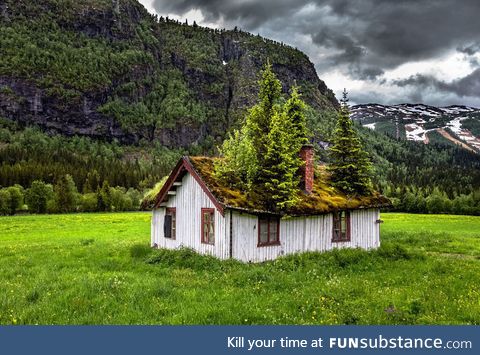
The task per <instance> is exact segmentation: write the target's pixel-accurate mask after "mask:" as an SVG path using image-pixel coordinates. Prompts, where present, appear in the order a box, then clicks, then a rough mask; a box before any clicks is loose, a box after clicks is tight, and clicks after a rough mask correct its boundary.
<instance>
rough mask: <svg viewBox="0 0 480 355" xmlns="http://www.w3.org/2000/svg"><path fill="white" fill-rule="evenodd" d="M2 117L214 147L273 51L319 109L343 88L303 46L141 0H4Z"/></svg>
mask: <svg viewBox="0 0 480 355" xmlns="http://www.w3.org/2000/svg"><path fill="white" fill-rule="evenodd" d="M0 48H1V51H2V54H1V55H0V118H2V117H3V118H5V119H8V120H10V121H16V122H19V123H21V124H22V125H24V126H26V125H36V126H39V127H41V128H42V130H44V131H46V132H47V133H60V134H62V135H67V136H73V135H82V136H88V137H92V138H95V139H103V140H112V139H116V140H118V141H120V142H121V143H125V144H137V143H138V142H139V141H141V140H146V141H149V142H153V141H155V142H159V143H160V144H161V145H164V146H166V147H170V148H178V147H185V148H186V147H191V146H192V145H194V146H195V145H202V144H204V145H205V146H210V147H212V146H213V145H215V144H218V143H219V142H221V141H222V139H223V138H224V135H225V132H226V131H227V130H228V129H229V128H230V127H231V126H232V125H235V124H237V123H238V122H239V120H240V119H241V118H242V117H243V115H244V113H245V111H246V109H247V108H248V107H250V106H252V105H253V104H254V100H255V97H256V94H257V90H258V85H257V80H258V79H259V73H260V70H261V68H262V66H263V65H264V63H266V62H267V60H269V61H270V62H271V63H272V65H273V69H274V71H275V73H276V74H277V76H278V78H279V79H280V80H281V82H282V83H283V92H284V93H285V94H287V93H288V92H289V90H290V88H291V87H292V85H294V84H295V83H296V84H297V85H299V86H300V91H301V92H303V98H304V100H305V101H306V102H307V103H308V104H309V105H310V106H311V108H312V110H313V111H314V112H325V111H331V112H333V111H334V110H335V107H337V106H338V103H337V101H336V99H335V97H334V95H333V93H332V91H331V90H329V89H328V88H327V86H326V85H325V83H324V82H323V81H322V80H320V79H319V78H318V77H317V74H316V72H315V68H314V66H313V64H312V63H311V62H310V60H309V59H308V57H307V56H306V55H305V54H304V53H302V52H301V51H299V50H297V49H295V48H292V47H290V46H286V45H284V44H282V43H278V42H274V41H271V40H268V39H265V38H262V37H260V36H255V35H252V34H250V33H246V32H243V31H239V30H237V29H235V30H232V31H227V30H216V29H210V28H203V27H199V26H197V25H196V24H195V23H193V24H191V25H188V24H186V23H185V24H182V23H179V22H176V21H173V20H170V19H168V18H158V17H156V16H153V15H151V14H149V13H148V12H147V11H146V9H145V8H144V7H143V6H142V5H141V4H140V3H138V2H137V1H135V0H81V1H77V0H38V1H26V0H7V1H5V0H0Z"/></svg>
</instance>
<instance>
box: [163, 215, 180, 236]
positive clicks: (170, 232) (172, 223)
mask: <svg viewBox="0 0 480 355" xmlns="http://www.w3.org/2000/svg"><path fill="white" fill-rule="evenodd" d="M163 235H164V236H165V238H170V239H175V238H176V237H177V209H176V208H175V207H170V208H167V210H166V212H165V219H164V222H163Z"/></svg>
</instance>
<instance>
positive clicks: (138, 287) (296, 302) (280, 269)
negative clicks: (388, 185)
mask: <svg viewBox="0 0 480 355" xmlns="http://www.w3.org/2000/svg"><path fill="white" fill-rule="evenodd" d="M382 219H384V221H385V223H383V225H382V248H380V249H379V250H377V251H371V252H365V251H360V250H342V251H333V252H327V253H307V254H302V255H295V256H288V257H285V258H281V259H278V260H276V261H274V262H267V263H264V264H258V265H253V264H241V263H238V262H235V261H224V262H221V261H218V260H216V259H213V258H210V257H202V256H198V255H195V254H193V253H191V252H190V251H189V250H181V251H176V252H173V251H152V250H151V249H150V248H149V247H148V245H149V240H150V232H149V228H150V224H149V221H150V215H149V214H148V213H118V214H77V215H50V216H46V215H42V216H17V217H1V218H0V324H480V217H467V216H447V215H412V214H393V213H391V214H383V215H382Z"/></svg>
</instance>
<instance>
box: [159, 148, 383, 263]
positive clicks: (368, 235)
mask: <svg viewBox="0 0 480 355" xmlns="http://www.w3.org/2000/svg"><path fill="white" fill-rule="evenodd" d="M302 157H303V158H304V159H305V161H306V164H305V167H304V168H303V169H302V171H303V172H302V174H303V177H302V183H303V193H302V198H301V201H300V203H299V204H298V206H295V207H293V208H292V209H291V210H289V211H288V215H277V214H274V213H271V212H269V211H267V210H265V209H264V208H261V206H262V204H261V203H255V202H252V201H251V200H250V199H249V198H247V197H246V196H245V194H244V193H242V192H241V191H237V190H232V189H230V188H227V187H225V186H222V184H221V183H220V182H219V181H218V180H217V179H216V178H215V176H214V175H213V158H206V157H183V158H182V159H180V161H179V162H178V164H177V165H176V167H175V168H174V169H173V171H172V172H171V174H170V176H169V178H168V180H167V181H166V183H165V185H164V186H163V188H162V189H161V191H160V192H159V194H158V196H157V198H156V202H155V206H154V210H153V217H152V229H151V244H152V246H153V247H157V248H167V249H176V248H179V247H182V246H184V247H189V248H193V249H194V250H196V251H197V252H199V253H201V254H210V255H213V256H216V257H218V258H221V259H228V258H234V259H238V260H241V261H245V262H261V261H265V260H271V259H275V258H277V257H278V256H280V255H285V254H290V253H298V252H304V251H324V250H330V249H333V248H344V247H350V248H364V249H372V248H377V247H379V245H380V229H379V223H380V212H379V207H382V206H386V205H388V204H389V201H388V200H387V199H386V198H385V197H383V196H381V195H378V194H375V195H372V196H368V197H362V198H356V199H348V198H347V197H346V196H342V195H339V194H338V193H336V192H335V190H333V189H332V188H331V187H329V186H328V185H326V184H325V183H324V182H320V181H315V180H314V166H313V149H312V148H311V147H309V146H306V147H304V148H303V149H302ZM317 174H318V172H317ZM317 180H321V179H320V178H318V179H317Z"/></svg>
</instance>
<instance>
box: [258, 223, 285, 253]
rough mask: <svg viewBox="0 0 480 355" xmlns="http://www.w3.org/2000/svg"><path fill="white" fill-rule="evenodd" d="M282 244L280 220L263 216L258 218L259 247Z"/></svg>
mask: <svg viewBox="0 0 480 355" xmlns="http://www.w3.org/2000/svg"><path fill="white" fill-rule="evenodd" d="M278 244H280V218H278V217H274V216H262V217H259V218H258V245H257V246H259V247H260V246H265V245H278Z"/></svg>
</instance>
